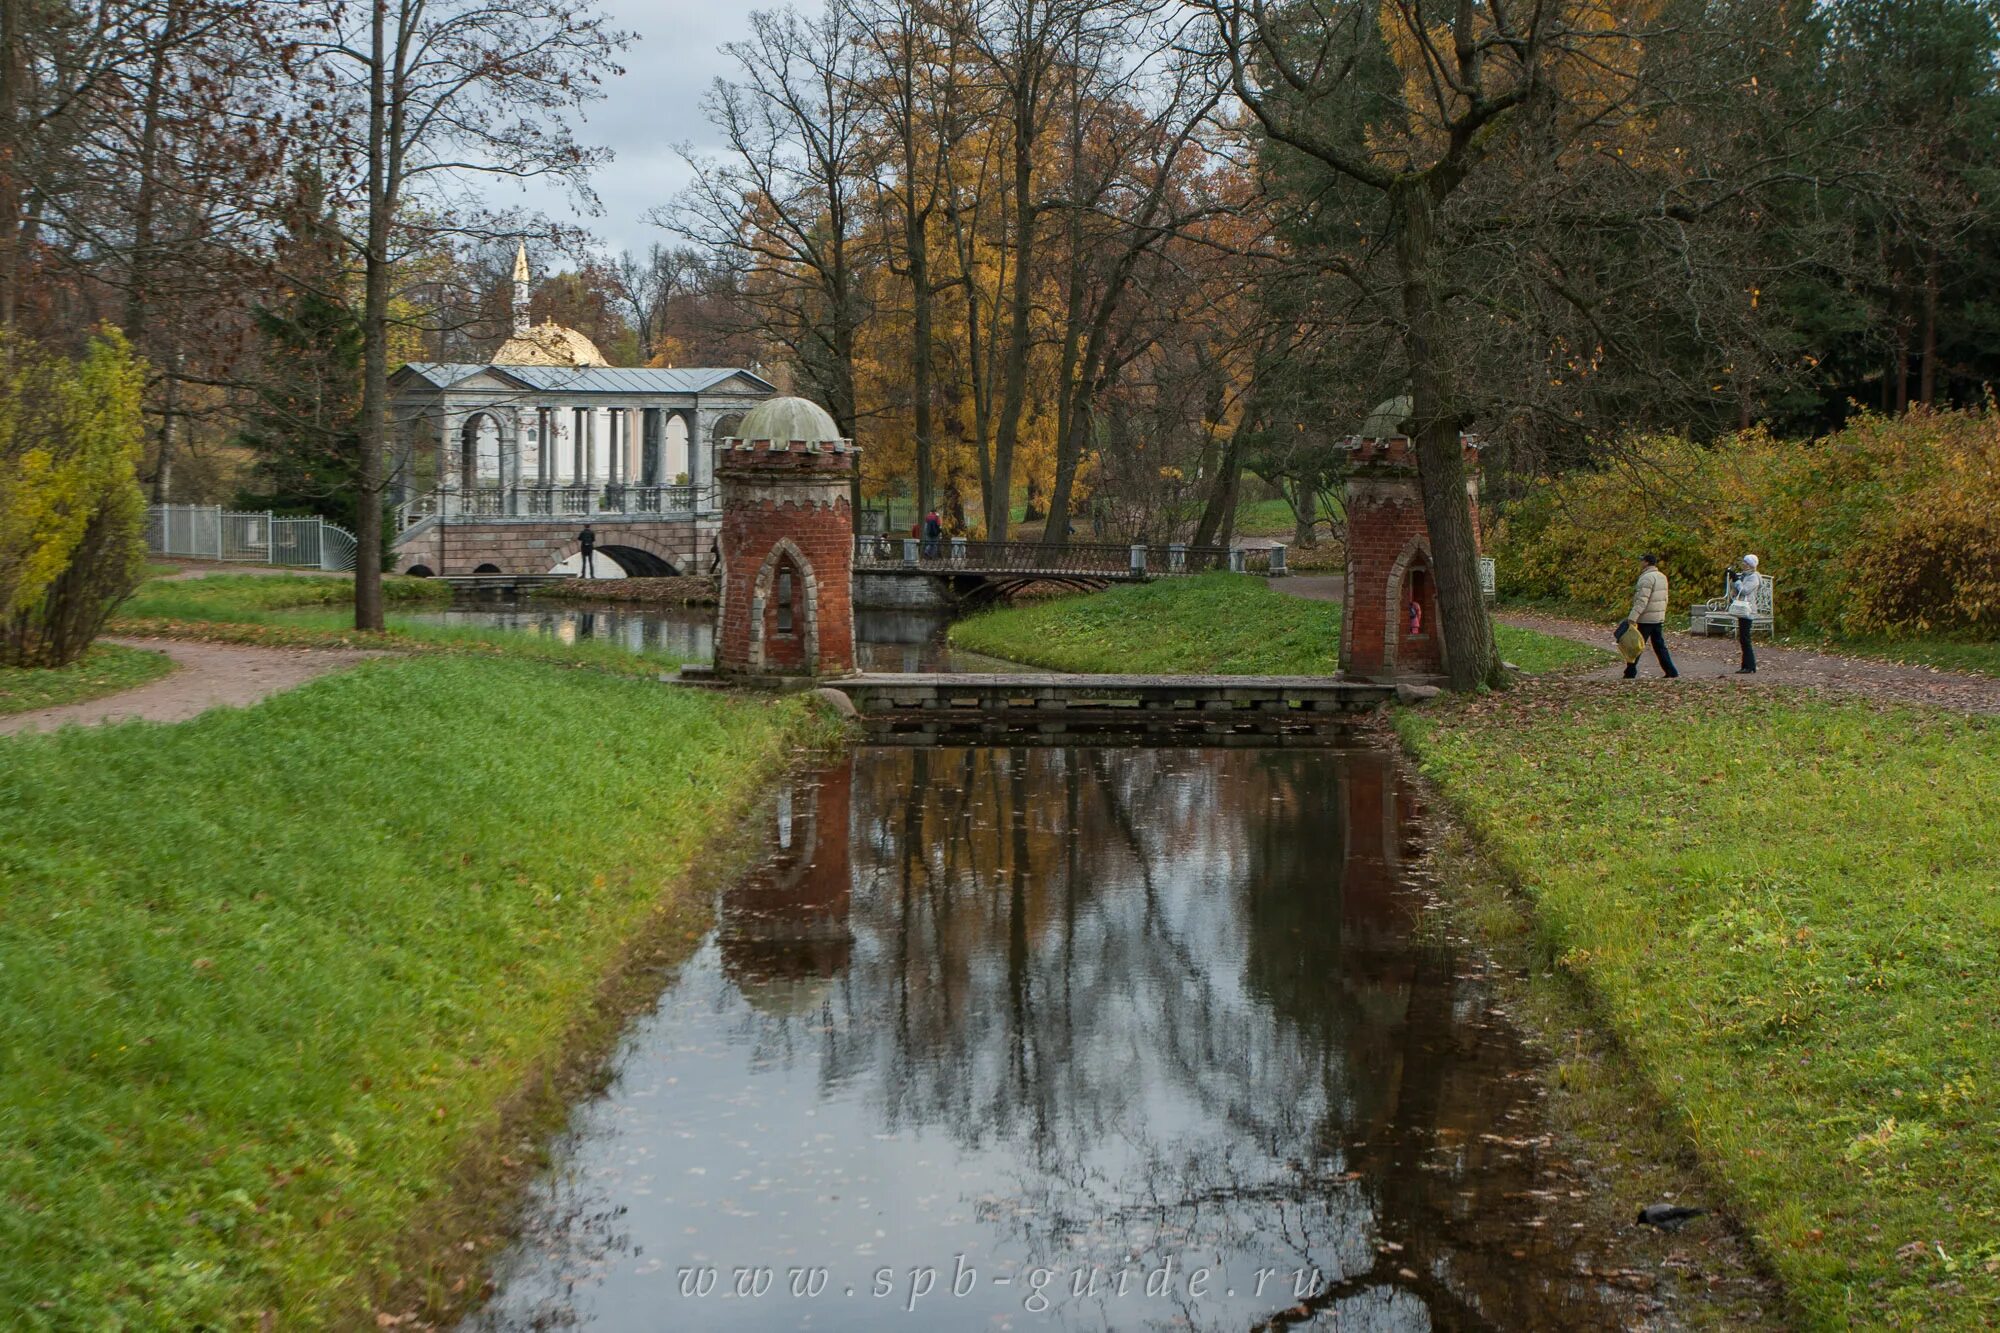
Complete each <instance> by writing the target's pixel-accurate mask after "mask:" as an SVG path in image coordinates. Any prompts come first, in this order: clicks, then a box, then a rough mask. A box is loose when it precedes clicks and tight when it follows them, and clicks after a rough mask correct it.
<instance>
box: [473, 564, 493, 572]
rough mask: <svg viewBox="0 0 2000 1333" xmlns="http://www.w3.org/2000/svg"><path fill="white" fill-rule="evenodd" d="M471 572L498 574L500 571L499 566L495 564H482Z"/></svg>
mask: <svg viewBox="0 0 2000 1333" xmlns="http://www.w3.org/2000/svg"><path fill="white" fill-rule="evenodd" d="M472 572H473V573H475V574H498V573H499V572H500V566H498V565H495V564H484V565H481V566H479V567H478V568H477V569H475V570H473V571H472Z"/></svg>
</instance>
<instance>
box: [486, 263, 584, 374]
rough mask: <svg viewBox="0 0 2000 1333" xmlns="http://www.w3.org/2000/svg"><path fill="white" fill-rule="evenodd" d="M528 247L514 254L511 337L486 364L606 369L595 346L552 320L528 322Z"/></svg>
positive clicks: (573, 330) (572, 330)
mask: <svg viewBox="0 0 2000 1333" xmlns="http://www.w3.org/2000/svg"><path fill="white" fill-rule="evenodd" d="M528 282H529V278H528V246H527V243H526V242H525V241H524V242H522V243H521V245H520V247H519V248H518V249H516V250H515V251H514V333H513V336H512V337H510V338H508V339H507V341H506V342H504V343H502V344H500V350H499V351H497V352H495V353H494V354H493V359H492V360H491V362H489V364H491V365H495V366H608V365H610V364H611V363H610V362H609V361H606V360H605V359H604V353H602V352H600V351H598V350H597V344H596V343H594V342H592V341H591V340H590V339H589V338H586V337H585V336H584V335H583V334H581V333H578V332H577V331H576V330H575V329H566V328H564V327H563V326H562V325H560V324H558V323H556V322H555V321H554V320H552V319H545V320H543V321H542V322H541V323H540V324H530V323H529V322H528Z"/></svg>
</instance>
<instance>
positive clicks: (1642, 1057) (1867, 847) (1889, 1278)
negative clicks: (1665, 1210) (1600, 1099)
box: [1400, 686, 2000, 1328]
mask: <svg viewBox="0 0 2000 1333" xmlns="http://www.w3.org/2000/svg"><path fill="white" fill-rule="evenodd" d="M1400 725H1401V726H1402V728H1403V730H1404V734H1405V737H1406V739H1408V740H1409V741H1410V742H1411V743H1412V744H1413V746H1414V748H1415V749H1416V750H1417V751H1418V753H1419V754H1420V755H1421V757H1422V760H1423V764H1424V768H1425V770H1426V771H1427V772H1429V773H1430V774H1432V775H1433V776H1434V777H1436V778H1437V779H1439V780H1440V781H1441V782H1442V783H1443V785H1444V787H1445V790H1446V792H1447V793H1448V795H1449V796H1450V797H1451V798H1452V800H1453V801H1454V803H1455V804H1457V805H1458V806H1459V807H1460V808H1461V809H1462V810H1463V811H1464V812H1465V813H1466V815H1467V816H1468V818H1469V819H1470V820H1471V821H1472V822H1473V824H1474V825H1475V827H1476V828H1477V829H1478V830H1479V831H1480V832H1481V833H1482V834H1483V835H1484V837H1485V839H1486V840H1487V843H1488V845H1489V847H1490V849H1491V850H1492V851H1493V852H1494V853H1495V854H1496V855H1497V856H1498V857H1499V858H1500V859H1501V860H1502V862H1503V863H1504V865H1505V866H1506V867H1507V868H1508V869H1509V870H1510V871H1512V872H1513V873H1515V874H1517V875H1518V877H1519V878H1520V880H1521V881H1522V883H1523V884H1524V885H1525V886H1526V887H1527V890H1528V892H1529V893H1530V894H1531V896H1532V897H1533V899H1534V901H1535V904H1536V908H1537V911H1538V914H1539V917H1540V919H1541V921H1542V924H1543V927H1544V929H1545V930H1546V931H1547V932H1548V933H1549V935H1550V936H1551V945H1552V948H1553V949H1554V951H1555V953H1556V954H1557V956H1558V957H1560V958H1561V959H1562V961H1563V962H1564V964H1565V965H1566V966H1568V967H1569V968H1570V969H1572V970H1574V971H1575V972H1577V973H1579V974H1581V976H1582V977H1583V978H1584V979H1585V980H1586V981H1587V983H1588V984H1589V985H1590V986H1591V987H1592V988H1593V989H1594V991H1595V992H1596V993H1597V994H1598V995H1599V996H1601V997H1602V999H1603V1002H1604V1004H1605V1008H1606V1011H1607V1014H1608V1018H1609V1021H1610V1022H1611V1024H1612V1026H1613V1028H1614V1029H1615V1030H1616V1032H1617V1033H1618V1034H1619V1036H1620V1037H1621V1038H1622V1039H1623V1040H1624V1041H1625V1042H1626V1043H1627V1044H1628V1045H1629V1047H1630V1049H1631V1050H1632V1051H1633V1053H1634V1055H1635V1057H1636V1058H1637V1060H1638V1062H1639V1063H1640V1065H1641V1066H1642V1067H1643V1068H1644V1069H1645V1070H1647V1071H1648V1073H1649V1075H1650V1077H1651V1078H1652V1079H1653V1080H1654V1082H1655V1083H1656V1085H1657V1087H1658V1088H1659V1090H1660V1092H1661V1094H1662V1095H1663V1097H1664V1098H1665V1099H1666V1100H1667V1101H1668V1102H1669V1104H1670V1105H1672V1106H1673V1107H1674V1108H1675V1109H1676V1110H1677V1111H1678V1112H1679V1113H1680V1114H1681V1115H1682V1116H1683V1117H1684V1118H1685V1121H1686V1124H1687V1127H1688V1129H1689V1131H1690V1133H1691V1135H1692V1137H1693V1139H1694V1141H1695V1143H1696V1145H1697V1147H1698V1148H1699V1150H1700V1152H1701V1153H1702V1155H1703V1157H1704V1159H1705V1160H1706V1161H1707V1162H1708V1163H1709V1164H1710V1166H1711V1167H1712V1168H1713V1169H1714V1171H1715V1172H1716V1174H1717V1175H1718V1177H1719V1178H1720V1179H1721V1180H1722V1181H1723V1182H1724V1184H1725V1187H1726V1188H1727V1190H1728V1191H1729V1192H1730V1193H1731V1194H1732V1195H1733V1196H1734V1197H1735V1200H1736V1202H1737V1204H1738V1206H1739V1207H1740V1208H1741V1210H1742V1212H1743V1215H1744V1218H1745V1221H1746V1222H1747V1223H1748V1225H1749V1226H1750V1227H1752V1228H1753V1229H1754V1231H1755V1233H1756V1234H1757V1236H1758V1238H1759V1240H1760V1242H1761V1244H1762V1245H1763V1247H1764V1249H1765V1250H1766V1252H1767V1254H1768V1255H1769V1256H1770V1259H1771V1261H1772V1263H1773V1264H1774V1266H1775V1267H1776V1268H1777V1269H1778V1271H1779V1273H1780V1275H1781V1276H1782V1277H1784V1278H1785V1279H1786V1281H1787V1283H1788V1284H1789V1285H1790V1287H1791V1288H1792V1290H1793V1292H1794V1294H1795V1295H1796V1297H1797V1299H1798V1300H1799V1302H1800V1303H1801V1305H1802V1306H1803V1307H1804V1308H1806V1309H1807V1310H1808V1311H1809V1312H1810V1314H1811V1316H1812V1318H1813V1320H1814V1322H1815V1323H1816V1324H1818V1325H1819V1326H1822V1327H1826V1328H1844V1327H1848V1326H1850V1324H1858V1325H1863V1326H1871V1325H1872V1326H1897V1327H1917V1326H1925V1327H1956V1328H1975V1327H1993V1326H1994V1325H1995V1324H1996V1323H2000V1203H1997V1202H1996V1198H1995V1195H1994V1193H1993V1188H1992V1186H1993V1182H1994V1181H1995V1180H2000V1078H1996V1075H1995V1071H1996V1070H2000V1025H1996V1022H1995V1019H1994V1015H1995V1014H1996V1013H2000V896H1996V894H1995V892H1994V885H1995V884H1996V882H2000V728H1996V727H1995V726H1994V725H1992V724H1991V723H1988V722H1975V721H1970V720H1966V719H1963V718H1955V717H1952V716H1949V715H1945V714H1931V713H1917V712H1912V711H1902V710H1898V711H1884V710H1878V709H1874V708H1871V707H1869V706H1867V705H1865V704H1860V703H1843V704H1829V703H1822V702H1814V701H1804V700H1792V699H1787V698H1786V697H1784V696H1776V695H1771V694H1763V693H1760V694H1757V695H1744V694H1736V693H1733V692H1731V693H1718V692H1699V693H1692V694H1691V693H1665V692H1653V693H1651V694H1648V695H1646V696H1644V697H1643V698H1641V697H1635V696H1631V695H1617V694H1612V693H1608V692H1607V691H1606V689H1605V688H1603V687H1597V688H1590V687H1582V686H1570V687H1564V688H1557V689H1545V690H1536V691H1531V692H1526V693H1525V694H1523V695H1516V696H1505V697H1500V698H1496V699H1493V700H1488V701H1480V702H1477V703H1472V704H1468V705H1464V706H1460V707H1458V708H1455V709H1453V710H1449V711H1444V712H1441V713H1436V714H1421V715H1406V716H1405V717H1403V718H1402V719H1401V723H1400Z"/></svg>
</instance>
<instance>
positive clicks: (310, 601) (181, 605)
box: [118, 574, 451, 624]
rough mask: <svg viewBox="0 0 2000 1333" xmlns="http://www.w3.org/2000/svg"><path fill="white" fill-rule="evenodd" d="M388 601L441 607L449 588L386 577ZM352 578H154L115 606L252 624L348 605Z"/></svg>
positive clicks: (126, 613)
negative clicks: (280, 614) (283, 613)
mask: <svg viewBox="0 0 2000 1333" xmlns="http://www.w3.org/2000/svg"><path fill="white" fill-rule="evenodd" d="M382 597H383V600H384V602H385V603H386V604H387V605H390V606H444V605H447V604H448V603H449V602H450V601H451V588H450V587H449V586H448V585H446V584H443V583H439V582H437V581H435V580H433V579H412V578H395V577H392V578H386V579H384V580H382ZM353 604H354V580H352V579H344V578H325V577H316V576H314V575H309V574H210V575H208V576H207V577H206V578H199V579H152V580H149V581H148V582H146V583H142V584H140V585H139V590H138V591H137V592H135V593H133V594H132V596H131V597H130V598H128V599H127V600H126V601H125V602H124V604H123V605H121V606H120V607H119V608H118V615H119V617H120V618H121V619H127V620H155V619H158V620H228V621H236V622H238V623H251V624H254V623H256V622H257V621H258V619H259V618H260V617H262V616H264V615H266V614H267V613H269V612H272V611H279V610H285V609H289V608H293V607H302V606H319V607H349V608H351V607H352V606H353Z"/></svg>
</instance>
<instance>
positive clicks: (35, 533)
mask: <svg viewBox="0 0 2000 1333" xmlns="http://www.w3.org/2000/svg"><path fill="white" fill-rule="evenodd" d="M144 384H145V375H144V370H143V368H142V367H141V365H140V363H139V362H138V361H137V360H136V359H135V358H134V357H133V355H132V350H131V347H130V346H129V345H128V344H127V343H126V341H125V339H124V337H123V335H121V334H120V333H119V332H118V331H117V330H116V329H111V328H106V329H103V330H101V331H99V332H98V333H97V334H96V335H95V336H94V337H92V339H91V341H90V345H89V347H88V349H87V350H86V351H85V353H84V355H83V356H82V357H81V358H80V359H78V360H74V361H72V360H70V359H69V358H67V357H63V356H60V355H57V354H54V353H52V352H50V351H49V350H47V349H45V348H42V347H40V346H37V345H36V344H34V343H31V342H27V341H25V340H21V339H13V340H8V341H4V342H0V665H7V666H62V665H65V664H67V663H69V662H72V661H74V660H76V658H77V657H79V656H81V655H82V653H83V652H84V650H85V649H87V648H89V646H90V642H91V640H92V639H94V638H96V637H97V633H98V631H99V630H100V629H101V628H102V627H103V625H104V621H105V619H106V617H108V616H109V615H110V614H111V612H112V610H113V609H114V608H115V607H116V606H117V605H118V603H119V602H120V601H122V600H124V598H125V597H126V596H127V595H128V594H129V593H130V592H131V591H132V589H133V588H135V587H137V586H138V583H139V579H140V577H141V575H142V574H143V573H144V570H145V563H146V534H145V523H146V508H145V500H144V497H143V496H142V495H141V494H140V492H139V482H138V477H137V471H136V469H137V465H138V460H139V452H140V448H141V440H142V434H143V428H142V424H141V419H140V394H141V391H142V390H143V388H144Z"/></svg>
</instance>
